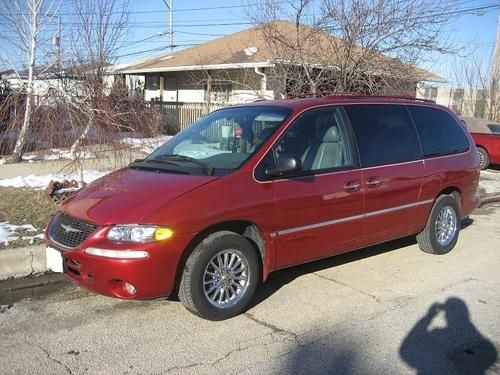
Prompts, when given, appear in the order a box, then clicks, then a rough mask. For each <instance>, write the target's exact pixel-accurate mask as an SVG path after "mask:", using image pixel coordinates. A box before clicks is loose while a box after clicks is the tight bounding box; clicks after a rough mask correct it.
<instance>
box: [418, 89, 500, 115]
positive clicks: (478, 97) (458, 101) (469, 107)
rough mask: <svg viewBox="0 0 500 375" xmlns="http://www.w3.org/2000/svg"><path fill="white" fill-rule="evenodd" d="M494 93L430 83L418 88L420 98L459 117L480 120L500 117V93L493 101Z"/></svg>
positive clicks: (485, 90) (486, 90) (488, 90)
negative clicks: (499, 108) (499, 110)
mask: <svg viewBox="0 0 500 375" xmlns="http://www.w3.org/2000/svg"><path fill="white" fill-rule="evenodd" d="M492 92H494V91H492V90H491V89H486V88H483V89H481V88H470V87H469V88H463V87H462V88H460V87H458V88H451V87H447V86H441V85H437V84H435V83H434V84H433V83H430V82H420V83H419V84H418V87H417V97H418V98H422V99H430V100H434V101H435V102H436V103H437V104H441V105H443V106H445V107H448V108H449V109H451V110H452V111H454V112H455V113H456V114H457V115H459V116H469V117H480V118H495V116H498V115H499V114H498V103H500V93H499V92H496V97H495V98H496V99H494V100H492V97H491V94H492ZM495 111H496V112H495Z"/></svg>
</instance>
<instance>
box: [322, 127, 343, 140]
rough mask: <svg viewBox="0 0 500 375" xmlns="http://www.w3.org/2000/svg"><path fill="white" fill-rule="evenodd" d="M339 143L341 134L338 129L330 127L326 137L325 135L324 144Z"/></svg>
mask: <svg viewBox="0 0 500 375" xmlns="http://www.w3.org/2000/svg"><path fill="white" fill-rule="evenodd" d="M339 141H340V134H339V129H338V127H336V126H330V127H329V128H328V129H327V130H326V132H325V135H323V142H339Z"/></svg>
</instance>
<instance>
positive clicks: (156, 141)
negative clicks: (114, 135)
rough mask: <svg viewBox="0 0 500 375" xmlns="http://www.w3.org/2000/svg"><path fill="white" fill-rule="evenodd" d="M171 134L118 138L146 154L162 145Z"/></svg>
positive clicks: (170, 137)
mask: <svg viewBox="0 0 500 375" xmlns="http://www.w3.org/2000/svg"><path fill="white" fill-rule="evenodd" d="M172 138H173V137H172V136H171V135H162V136H159V137H154V138H132V137H127V138H123V139H121V140H120V142H122V143H125V144H126V145H129V146H131V147H133V148H137V149H139V151H141V152H144V153H146V154H150V153H152V152H153V151H154V150H156V149H157V148H158V147H160V146H163V145H164V144H165V143H166V142H167V141H169V140H170V139H172Z"/></svg>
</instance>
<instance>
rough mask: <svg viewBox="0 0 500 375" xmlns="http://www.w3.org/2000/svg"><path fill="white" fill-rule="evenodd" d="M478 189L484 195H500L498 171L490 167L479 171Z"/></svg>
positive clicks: (499, 175)
mask: <svg viewBox="0 0 500 375" xmlns="http://www.w3.org/2000/svg"><path fill="white" fill-rule="evenodd" d="M479 189H480V191H481V192H482V193H483V194H485V195H500V171H497V170H492V169H487V170H485V171H481V178H480V180H479Z"/></svg>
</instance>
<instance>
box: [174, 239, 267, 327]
mask: <svg viewBox="0 0 500 375" xmlns="http://www.w3.org/2000/svg"><path fill="white" fill-rule="evenodd" d="M259 279H260V263H259V259H258V257H257V254H256V251H255V248H254V247H253V246H252V244H251V243H250V242H249V241H248V240H247V239H246V238H244V237H242V236H240V235H238V234H236V233H233V232H226V231H224V232H217V233H214V234H211V235H210V236H208V237H207V238H205V239H204V240H203V241H202V242H200V243H199V244H198V246H196V248H195V249H194V251H193V252H192V253H191V255H190V256H189V258H188V260H187V262H186V266H185V268H184V271H183V274H182V278H181V283H180V287H179V299H180V300H181V302H182V303H183V304H184V306H185V307H186V308H187V309H188V310H189V311H191V312H192V313H194V314H196V315H198V316H200V317H202V318H205V319H209V320H223V319H228V318H231V317H233V316H235V315H238V314H240V313H241V312H243V311H244V310H245V309H246V308H247V307H248V305H249V304H250V301H251V299H252V297H253V295H254V293H255V290H256V288H257V285H258V283H259Z"/></svg>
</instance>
